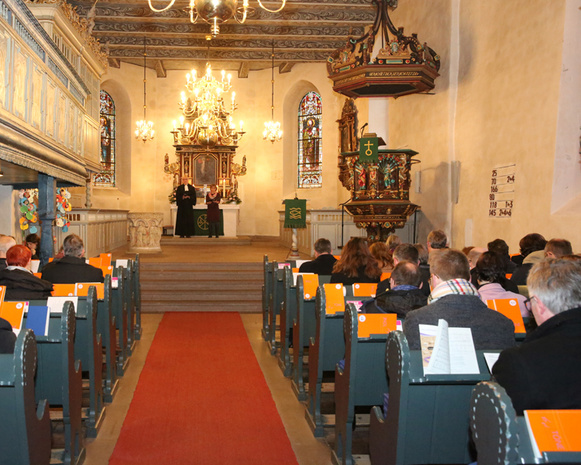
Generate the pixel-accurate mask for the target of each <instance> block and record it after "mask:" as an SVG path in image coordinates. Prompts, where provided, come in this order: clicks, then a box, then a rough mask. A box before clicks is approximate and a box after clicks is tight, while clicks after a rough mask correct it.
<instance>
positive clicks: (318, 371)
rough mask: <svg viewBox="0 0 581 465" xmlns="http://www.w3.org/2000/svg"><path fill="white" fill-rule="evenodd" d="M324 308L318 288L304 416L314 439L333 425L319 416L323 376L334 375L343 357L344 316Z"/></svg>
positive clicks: (322, 294) (322, 289)
mask: <svg viewBox="0 0 581 465" xmlns="http://www.w3.org/2000/svg"><path fill="white" fill-rule="evenodd" d="M325 309H326V296H325V288H324V286H323V285H321V286H319V288H318V289H317V300H316V303H315V334H314V337H312V338H311V339H310V340H309V392H308V405H307V411H306V413H305V415H306V418H307V422H308V423H309V426H310V427H311V430H312V431H313V434H314V435H315V437H321V436H323V435H324V428H325V427H332V426H334V423H333V424H332V423H330V422H329V421H328V420H327V418H326V416H325V415H323V414H322V413H321V397H322V389H323V380H324V376H325V373H332V374H333V376H334V374H335V365H336V364H337V362H338V361H339V360H341V359H342V358H343V356H344V355H345V337H344V335H343V317H344V314H343V313H336V314H331V315H327V313H326V311H325ZM333 379H334V378H333Z"/></svg>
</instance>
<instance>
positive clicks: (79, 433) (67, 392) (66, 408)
mask: <svg viewBox="0 0 581 465" xmlns="http://www.w3.org/2000/svg"><path fill="white" fill-rule="evenodd" d="M30 305H46V301H31V302H30ZM25 318H26V317H25ZM25 322H26V320H25ZM77 330H78V326H77V319H76V318H75V310H74V306H73V304H72V303H71V302H65V304H64V305H63V310H62V313H51V315H50V319H49V326H48V336H41V335H39V336H36V341H37V350H38V368H37V371H36V386H35V392H36V400H37V402H40V401H41V400H42V399H47V401H48V403H49V405H50V406H51V407H56V406H62V409H63V423H64V429H65V449H64V452H63V454H62V456H61V457H60V458H61V460H62V462H63V463H65V464H81V463H82V462H83V460H84V458H85V447H84V433H83V429H82V398H83V379H82V371H81V370H82V364H81V361H80V360H79V359H78V356H77V354H75V339H77V338H79V337H81V336H80V334H79V333H78V332H77Z"/></svg>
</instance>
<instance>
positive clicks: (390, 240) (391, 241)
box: [385, 234, 401, 253]
mask: <svg viewBox="0 0 581 465" xmlns="http://www.w3.org/2000/svg"><path fill="white" fill-rule="evenodd" d="M400 244H401V239H400V238H399V236H398V235H396V234H390V235H389V236H387V239H386V240H385V245H387V248H388V249H389V251H390V252H391V253H393V251H394V250H395V248H396V247H397V246H398V245H400Z"/></svg>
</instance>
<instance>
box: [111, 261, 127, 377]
mask: <svg viewBox="0 0 581 465" xmlns="http://www.w3.org/2000/svg"><path fill="white" fill-rule="evenodd" d="M113 275H114V276H115V277H116V278H117V289H112V291H111V304H112V309H113V317H114V318H115V325H116V330H117V375H118V376H123V374H124V373H125V370H127V365H128V364H129V358H130V355H131V351H130V349H129V339H128V332H129V330H128V316H127V301H126V299H125V294H126V290H125V287H126V286H127V280H126V279H124V278H125V276H126V275H127V270H126V269H125V268H123V267H118V268H115V269H114V270H113Z"/></svg>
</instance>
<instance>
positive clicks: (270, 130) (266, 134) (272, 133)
mask: <svg viewBox="0 0 581 465" xmlns="http://www.w3.org/2000/svg"><path fill="white" fill-rule="evenodd" d="M271 58H272V68H271V69H272V76H271V81H270V82H271V84H272V94H271V104H270V121H267V122H265V123H264V131H263V132H262V137H263V139H264V140H269V141H270V142H272V143H273V144H274V143H275V142H277V141H279V140H280V139H281V138H282V130H281V129H280V123H279V122H278V121H274V40H273V41H272V56H271Z"/></svg>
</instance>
